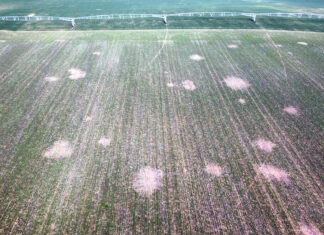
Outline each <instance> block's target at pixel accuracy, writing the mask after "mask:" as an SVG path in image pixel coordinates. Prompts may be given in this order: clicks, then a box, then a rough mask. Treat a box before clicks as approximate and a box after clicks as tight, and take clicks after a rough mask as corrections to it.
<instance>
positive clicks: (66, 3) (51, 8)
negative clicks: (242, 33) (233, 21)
mask: <svg viewBox="0 0 324 235" xmlns="http://www.w3.org/2000/svg"><path fill="white" fill-rule="evenodd" d="M188 11H248V12H249V11H250V12H273V11H285V12H307V11H311V12H319V13H323V12H324V3H323V1H322V0H310V1H305V0H228V1H223V0H212V1H211V0H165V1H157V0H137V1H131V0H49V1H44V0H29V1H21V0H1V2H0V15H29V14H36V15H54V16H84V15H100V14H111V13H173V12H188Z"/></svg>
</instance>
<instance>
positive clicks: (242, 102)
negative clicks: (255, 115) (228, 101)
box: [238, 99, 246, 104]
mask: <svg viewBox="0 0 324 235" xmlns="http://www.w3.org/2000/svg"><path fill="white" fill-rule="evenodd" d="M238 102H239V103H240V104H245V103H246V101H245V99H239V100H238Z"/></svg>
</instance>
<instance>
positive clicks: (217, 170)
mask: <svg viewBox="0 0 324 235" xmlns="http://www.w3.org/2000/svg"><path fill="white" fill-rule="evenodd" d="M205 172H206V173H208V174H211V175H213V176H217V177H219V176H221V175H222V174H223V170H222V168H221V167H220V166H218V165H216V164H214V163H210V164H208V165H207V166H206V167H205Z"/></svg>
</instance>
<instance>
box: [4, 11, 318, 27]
mask: <svg viewBox="0 0 324 235" xmlns="http://www.w3.org/2000/svg"><path fill="white" fill-rule="evenodd" d="M229 16H247V17H251V18H252V20H253V21H254V22H255V21H256V17H257V16H269V17H288V18H289V17H291V18H317V19H323V18H324V14H315V13H245V12H186V13H173V14H110V15H95V16H81V17H60V16H0V20H2V21H41V20H43V21H44V20H45V21H46V20H47V21H53V20H57V21H70V22H72V25H73V26H75V21H77V20H115V19H135V18H161V19H163V21H164V23H167V17H229Z"/></svg>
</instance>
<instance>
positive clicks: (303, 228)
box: [300, 224, 322, 235]
mask: <svg viewBox="0 0 324 235" xmlns="http://www.w3.org/2000/svg"><path fill="white" fill-rule="evenodd" d="M300 232H301V234H303V235H322V233H321V231H319V229H317V228H315V227H314V226H311V225H307V224H301V225H300Z"/></svg>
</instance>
